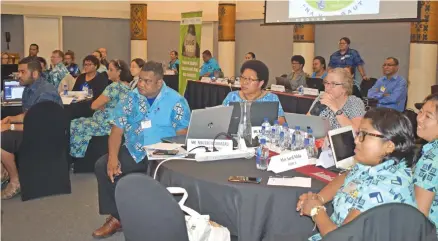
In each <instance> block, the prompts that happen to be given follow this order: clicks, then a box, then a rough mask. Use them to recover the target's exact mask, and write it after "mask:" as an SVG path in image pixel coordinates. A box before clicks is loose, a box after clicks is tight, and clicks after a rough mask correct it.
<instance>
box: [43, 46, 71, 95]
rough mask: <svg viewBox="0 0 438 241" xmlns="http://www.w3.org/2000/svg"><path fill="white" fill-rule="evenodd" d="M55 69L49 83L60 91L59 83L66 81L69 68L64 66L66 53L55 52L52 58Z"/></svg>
mask: <svg viewBox="0 0 438 241" xmlns="http://www.w3.org/2000/svg"><path fill="white" fill-rule="evenodd" d="M50 61H51V62H52V65H53V68H52V69H51V70H50V72H49V75H48V78H47V81H49V83H51V84H52V85H53V86H55V88H56V89H58V86H59V83H61V80H62V79H64V77H65V76H66V75H68V74H69V73H70V72H68V69H67V67H65V65H64V53H63V52H62V51H61V50H55V51H53V52H52V57H50Z"/></svg>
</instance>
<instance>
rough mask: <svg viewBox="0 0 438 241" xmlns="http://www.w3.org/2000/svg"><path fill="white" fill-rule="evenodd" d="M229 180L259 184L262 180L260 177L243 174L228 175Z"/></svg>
mask: <svg viewBox="0 0 438 241" xmlns="http://www.w3.org/2000/svg"><path fill="white" fill-rule="evenodd" d="M228 181H229V182H241V183H255V184H260V183H261V182H262V178H261V177H245V176H230V177H229V178H228Z"/></svg>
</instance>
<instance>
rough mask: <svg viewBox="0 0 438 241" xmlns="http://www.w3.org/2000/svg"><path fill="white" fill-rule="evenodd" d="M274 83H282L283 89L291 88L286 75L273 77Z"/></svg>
mask: <svg viewBox="0 0 438 241" xmlns="http://www.w3.org/2000/svg"><path fill="white" fill-rule="evenodd" d="M275 83H276V84H277V85H283V86H284V88H285V89H287V90H291V89H292V86H291V85H290V82H289V81H288V79H287V78H286V77H275Z"/></svg>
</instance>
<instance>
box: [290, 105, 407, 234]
mask: <svg viewBox="0 0 438 241" xmlns="http://www.w3.org/2000/svg"><path fill="white" fill-rule="evenodd" d="M354 142H355V144H356V148H355V150H354V152H355V156H354V158H355V160H356V162H357V163H356V165H354V166H353V168H352V170H350V171H349V172H348V173H344V174H342V175H340V176H338V177H336V178H335V179H334V180H333V181H332V182H330V183H329V184H328V185H327V186H326V187H324V188H323V189H322V190H321V191H320V192H319V193H318V194H314V193H310V192H309V193H306V194H303V195H301V196H300V198H299V200H298V203H297V211H299V212H300V213H301V215H306V216H310V217H312V219H313V221H314V222H315V224H316V226H317V227H318V229H319V232H320V233H319V234H315V235H313V236H312V237H310V238H309V240H320V239H321V238H322V237H323V236H325V235H326V234H327V233H329V232H331V231H333V230H335V229H337V228H338V227H340V226H342V225H345V224H347V223H349V222H350V221H352V220H354V219H355V218H356V217H357V216H359V215H360V214H361V213H363V212H365V211H367V210H368V209H371V208H373V207H376V206H379V205H383V204H386V203H406V204H409V205H413V206H414V205H415V200H414V197H413V183H412V174H411V169H410V166H411V164H412V162H413V160H414V159H415V143H414V135H413V133H412V125H411V122H410V121H409V119H408V118H407V117H406V116H405V115H403V114H402V113H400V112H398V111H396V110H392V109H386V108H376V109H373V110H370V111H368V112H367V113H366V114H365V117H364V118H363V120H362V121H361V124H360V126H359V132H358V133H357V135H356V138H355V141H354ZM331 200H333V207H334V212H333V214H332V215H331V216H329V215H328V214H327V213H326V210H325V207H324V206H323V205H324V204H325V203H327V202H329V201H331Z"/></svg>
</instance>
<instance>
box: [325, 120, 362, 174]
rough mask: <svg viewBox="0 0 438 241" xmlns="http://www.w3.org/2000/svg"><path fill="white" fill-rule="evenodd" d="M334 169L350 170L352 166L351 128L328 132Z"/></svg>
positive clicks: (353, 162) (352, 142) (353, 145)
mask: <svg viewBox="0 0 438 241" xmlns="http://www.w3.org/2000/svg"><path fill="white" fill-rule="evenodd" d="M328 136H329V140H330V146H331V148H332V152H333V159H334V160H335V165H336V168H339V169H350V168H351V167H352V166H353V165H354V164H355V161H354V148H355V147H356V145H355V144H354V132H353V128H352V127H351V126H346V127H342V128H339V129H335V130H331V131H329V132H328Z"/></svg>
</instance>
